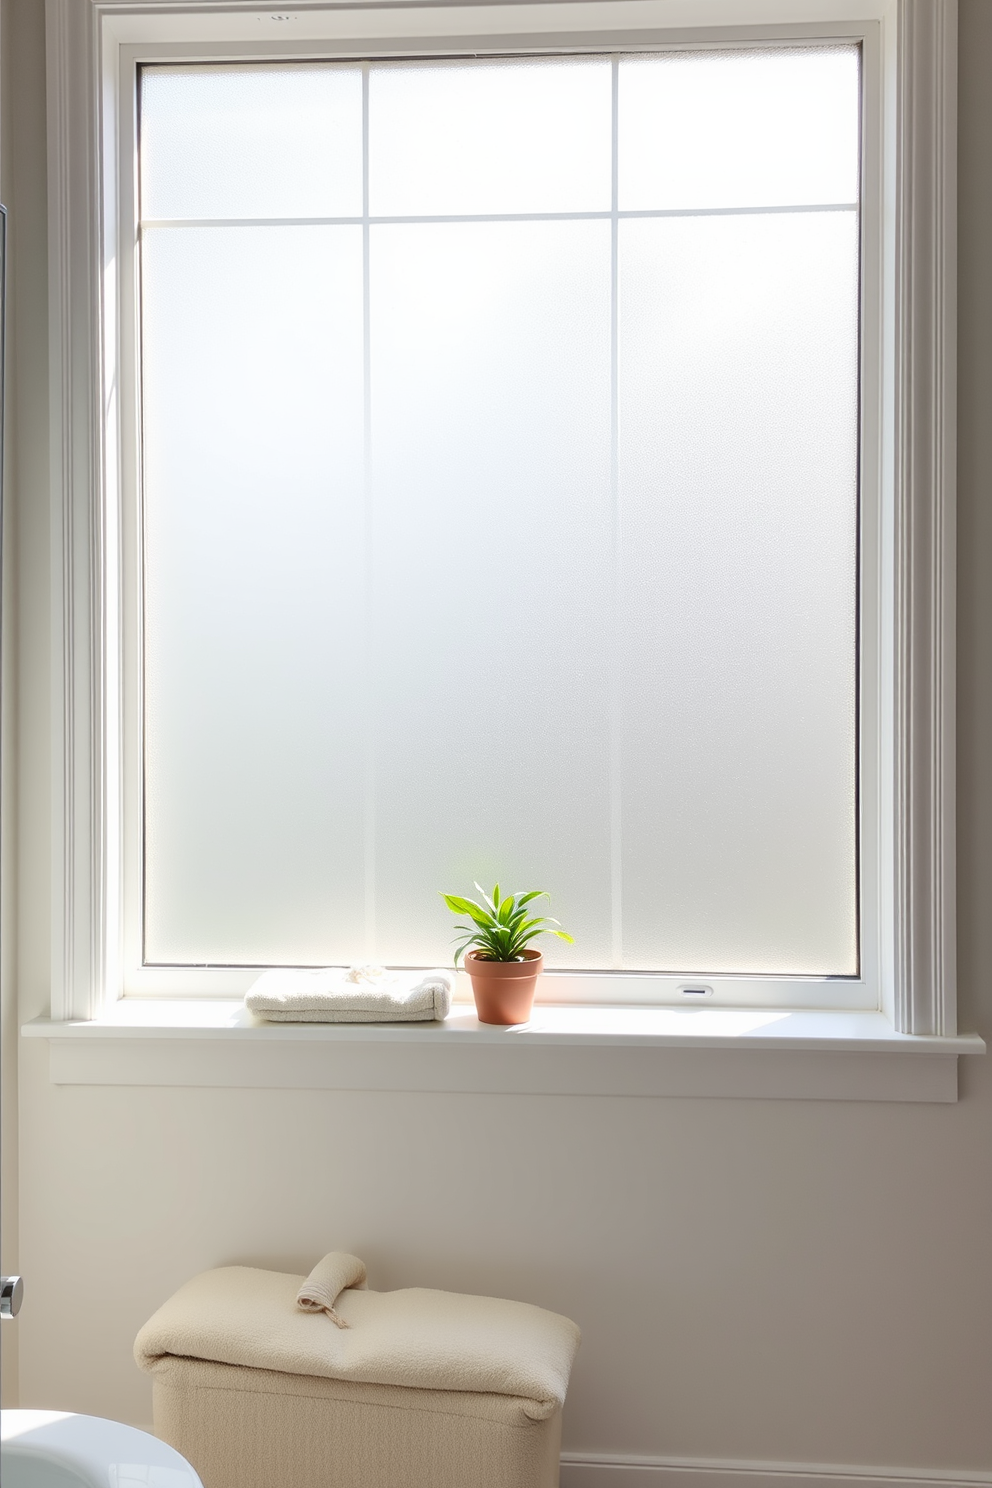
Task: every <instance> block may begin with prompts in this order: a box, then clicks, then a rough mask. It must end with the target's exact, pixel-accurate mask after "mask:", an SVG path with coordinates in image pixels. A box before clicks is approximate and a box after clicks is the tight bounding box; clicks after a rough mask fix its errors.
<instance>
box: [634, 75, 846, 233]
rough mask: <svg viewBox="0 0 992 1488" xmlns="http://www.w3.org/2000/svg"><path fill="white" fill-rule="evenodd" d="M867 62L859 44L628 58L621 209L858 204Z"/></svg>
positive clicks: (654, 209)
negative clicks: (863, 65)
mask: <svg viewBox="0 0 992 1488" xmlns="http://www.w3.org/2000/svg"><path fill="white" fill-rule="evenodd" d="M858 62H859V52H858V49H857V47H820V48H815V49H811V50H808V51H807V50H797V49H793V48H789V47H786V48H781V49H779V50H776V51H767V52H739V51H737V52H734V51H726V52H720V51H716V52H696V53H689V52H675V53H669V54H667V55H665V56H654V57H625V58H623V59H622V60H621V62H620V68H619V167H620V170H619V202H620V210H621V211H647V210H653V211H658V210H661V209H668V210H673V209H679V208H682V209H685V208H691V207H754V206H795V205H808V204H816V203H831V202H833V203H840V202H854V201H856V200H857V197H858V155H859V141H858V131H859V106H858V101H859V89H860V82H859V67H858Z"/></svg>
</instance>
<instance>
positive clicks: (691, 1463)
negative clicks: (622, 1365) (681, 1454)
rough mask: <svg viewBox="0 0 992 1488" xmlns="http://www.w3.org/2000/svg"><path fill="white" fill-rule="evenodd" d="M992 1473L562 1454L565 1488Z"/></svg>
mask: <svg viewBox="0 0 992 1488" xmlns="http://www.w3.org/2000/svg"><path fill="white" fill-rule="evenodd" d="M986 1484H992V1474H988V1473H978V1472H964V1473H961V1472H951V1471H946V1472H944V1471H939V1470H938V1471H927V1472H923V1471H916V1470H914V1469H906V1468H879V1467H837V1466H824V1465H823V1464H822V1463H795V1462H745V1461H739V1462H738V1461H708V1460H702V1459H691V1458H674V1457H632V1456H625V1455H616V1456H613V1455H600V1454H597V1453H581V1452H563V1453H562V1458H561V1488H978V1485H986Z"/></svg>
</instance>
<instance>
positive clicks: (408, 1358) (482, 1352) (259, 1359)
mask: <svg viewBox="0 0 992 1488" xmlns="http://www.w3.org/2000/svg"><path fill="white" fill-rule="evenodd" d="M341 1262H352V1263H353V1266H355V1267H358V1268H360V1277H359V1278H358V1280H357V1282H355V1281H353V1282H352V1284H351V1285H346V1287H345V1289H344V1290H342V1291H341V1292H340V1293H339V1294H338V1293H337V1290H336V1283H334V1282H333V1280H332V1284H331V1286H330V1288H329V1289H328V1288H327V1286H326V1285H325V1286H323V1287H321V1285H320V1284H319V1283H320V1279H321V1275H323V1278H324V1280H325V1281H326V1278H327V1277H328V1276H330V1277H331V1278H333V1277H334V1276H335V1275H337V1276H340V1275H341V1274H347V1267H345V1270H344V1273H342V1268H341V1265H340V1264H338V1263H341ZM321 1268H323V1273H322V1272H321ZM352 1274H355V1273H354V1271H352ZM314 1278H316V1279H317V1281H318V1285H317V1287H316V1291H315V1292H314V1289H313V1288H311V1294H312V1295H315V1297H316V1300H315V1301H311V1302H310V1304H309V1305H310V1306H311V1307H313V1308H318V1307H320V1308H324V1307H325V1306H326V1310H315V1311H310V1312H304V1311H301V1310H300V1304H299V1302H298V1298H299V1297H300V1296H305V1295H306V1285H307V1282H308V1278H305V1277H302V1276H293V1275H286V1274H284V1273H281V1272H275V1271H259V1270H255V1269H252V1268H250V1267H246V1266H228V1267H224V1268H222V1269H220V1270H217V1271H206V1272H204V1273H203V1274H202V1275H200V1276H196V1277H194V1278H193V1280H192V1281H190V1282H187V1283H186V1285H185V1286H183V1287H181V1288H180V1289H179V1291H178V1292H176V1293H175V1295H174V1296H173V1297H171V1298H170V1299H169V1301H168V1302H166V1303H165V1304H164V1305H163V1306H162V1307H161V1308H159V1310H158V1312H157V1313H155V1315H154V1316H153V1317H152V1318H150V1319H149V1321H148V1322H147V1323H146V1324H145V1326H144V1327H143V1328H142V1329H141V1332H140V1333H139V1334H138V1337H137V1339H136V1341H135V1357H136V1359H137V1361H138V1363H139V1364H140V1365H141V1367H142V1368H143V1369H145V1370H147V1371H148V1372H149V1373H150V1374H151V1375H152V1380H153V1409H154V1424H155V1432H156V1434H157V1435H158V1436H160V1437H161V1438H162V1439H163V1440H164V1441H166V1442H168V1443H169V1444H170V1445H171V1446H173V1447H175V1448H176V1449H177V1451H179V1452H181V1453H182V1454H183V1456H184V1457H186V1458H187V1459H188V1460H189V1461H190V1462H191V1463H192V1464H193V1466H194V1467H195V1468H196V1470H197V1472H198V1473H199V1474H200V1477H201V1478H202V1479H203V1483H204V1488H555V1485H557V1483H558V1458H559V1448H560V1442H561V1407H562V1402H563V1401H564V1398H565V1390H566V1388H567V1385H568V1376H569V1372H570V1369H571V1365H572V1360H573V1358H574V1356H575V1350H576V1348H577V1347H578V1342H579V1332H578V1329H577V1328H576V1326H575V1324H574V1323H572V1322H570V1321H569V1320H568V1318H563V1317H560V1316H558V1314H556V1313H552V1312H545V1311H544V1309H543V1308H540V1307H532V1306H530V1305H529V1304H528V1303H524V1302H508V1301H502V1300H500V1299H496V1298H492V1297H469V1296H464V1295H462V1294H460V1293H455V1292H438V1291H428V1290H425V1289H422V1288H410V1289H407V1290H404V1291H396V1292H372V1291H367V1290H365V1289H364V1267H363V1266H361V1262H355V1261H354V1257H348V1256H341V1255H339V1254H338V1253H332V1255H331V1256H328V1257H326V1258H325V1261H324V1262H322V1263H321V1267H318V1268H316V1269H315V1271H314V1272H312V1273H311V1278H310V1280H313V1279H314ZM303 1305H307V1304H306V1302H304V1304H303Z"/></svg>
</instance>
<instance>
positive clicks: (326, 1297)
mask: <svg viewBox="0 0 992 1488" xmlns="http://www.w3.org/2000/svg"><path fill="white" fill-rule="evenodd" d="M367 1279H368V1275H367V1272H366V1270H365V1262H364V1261H360V1260H359V1259H358V1257H357V1256H353V1255H348V1253H347V1251H344V1250H332V1251H330V1252H329V1253H328V1254H327V1255H325V1257H324V1259H323V1260H322V1261H318V1262H317V1264H316V1266H314V1268H313V1270H312V1271H311V1272H310V1275H309V1276H308V1277H307V1279H306V1281H305V1282H304V1283H303V1285H302V1286H301V1287H300V1290H299V1291H298V1292H297V1294H296V1305H297V1307H298V1308H299V1309H300V1311H301V1312H326V1313H327V1316H328V1317H329V1318H330V1319H331V1321H332V1322H335V1323H337V1325H338V1327H339V1328H350V1327H351V1324H350V1323H348V1322H345V1320H344V1318H343V1317H342V1316H341V1315H340V1313H338V1312H336V1311H335V1308H334V1304H335V1302H336V1301H337V1300H338V1297H339V1296H340V1295H341V1293H342V1292H343V1291H345V1290H346V1288H348V1287H356V1288H357V1289H358V1290H360V1291H364V1289H365V1283H366V1280H367Z"/></svg>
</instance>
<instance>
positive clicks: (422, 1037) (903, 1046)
mask: <svg viewBox="0 0 992 1488" xmlns="http://www.w3.org/2000/svg"><path fill="white" fill-rule="evenodd" d="M22 1032H23V1034H24V1036H25V1037H27V1038H31V1039H37V1038H42V1039H47V1040H49V1041H50V1071H51V1079H52V1082H53V1083H54V1084H59V1085H170V1086H242V1087H244V1086H249V1087H258V1088H290V1089H293V1088H295V1089H322V1090H396V1091H428V1092H461V1093H467V1094H507V1095H510V1094H519V1095H524V1094H536V1095H624V1096H647V1097H651V1096H701V1097H714V1096H722V1097H731V1098H737V1099H747V1098H755V1097H757V1098H769V1099H785V1100H803V1099H805V1100H885V1101H955V1100H957V1098H958V1057H959V1056H960V1055H962V1054H984V1053H985V1044H984V1042H983V1041H982V1039H980V1038H978V1037H977V1036H976V1035H974V1034H965V1035H960V1036H958V1037H955V1038H937V1037H920V1036H913V1035H908V1034H900V1033H896V1032H895V1031H894V1029H893V1028H892V1026H891V1025H890V1024H889V1022H888V1021H887V1019H886V1018H885V1017H884V1016H883V1015H882V1014H881V1013H877V1012H849V1011H845V1012H812V1011H801V1012H788V1011H783V1010H782V1009H780V1008H778V1009H753V1008H621V1007H611V1008H604V1007H553V1006H544V1007H538V1008H535V1010H534V1016H533V1018H532V1020H531V1021H530V1023H527V1024H524V1025H522V1026H519V1027H516V1028H494V1027H490V1026H486V1025H482V1024H480V1023H479V1022H478V1020H477V1019H476V1017H475V1013H474V1010H473V1009H471V1008H468V1007H465V1006H463V1005H458V1004H456V1006H455V1007H454V1008H453V1009H452V1012H451V1015H450V1016H449V1017H448V1018H447V1019H446V1020H445V1021H444V1022H443V1023H441V1024H436V1023H409V1024H395V1023H394V1024H367V1023H366V1024H360V1023H347V1024H328V1023H317V1024H314V1023H310V1024H300V1023H261V1022H258V1021H256V1020H255V1019H254V1018H252V1017H251V1015H250V1014H248V1013H246V1012H245V1009H244V1007H243V1005H242V1004H241V1003H240V1002H235V1001H223V1002H208V1001H178V1000H177V1001H169V1002H166V1001H155V1002H152V1001H145V1000H138V999H132V1000H128V999H125V1000H123V1001H121V1002H118V1003H116V1004H114V1006H113V1007H111V1008H110V1009H108V1011H107V1012H106V1013H105V1014H104V1015H103V1016H102V1017H101V1018H99V1019H97V1020H94V1021H92V1022H83V1021H70V1022H61V1023H60V1022H53V1021H51V1020H49V1019H47V1018H37V1019H35V1020H34V1021H33V1022H31V1023H28V1024H26V1025H25V1027H24V1028H23V1030H22Z"/></svg>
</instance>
